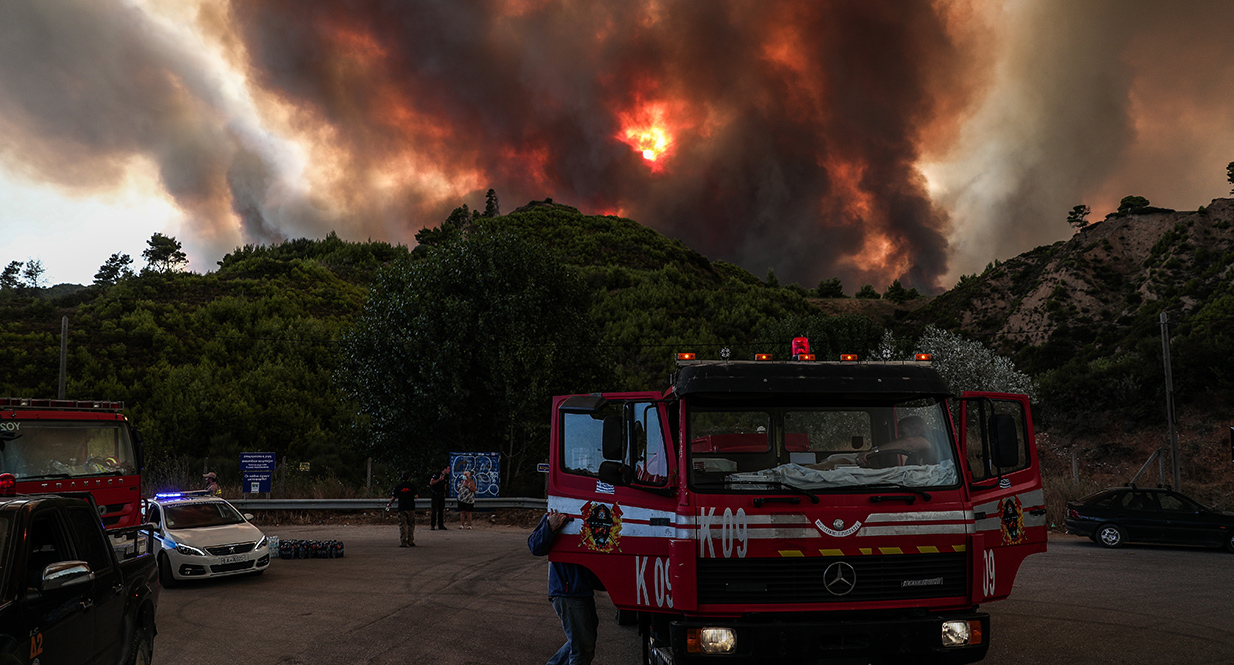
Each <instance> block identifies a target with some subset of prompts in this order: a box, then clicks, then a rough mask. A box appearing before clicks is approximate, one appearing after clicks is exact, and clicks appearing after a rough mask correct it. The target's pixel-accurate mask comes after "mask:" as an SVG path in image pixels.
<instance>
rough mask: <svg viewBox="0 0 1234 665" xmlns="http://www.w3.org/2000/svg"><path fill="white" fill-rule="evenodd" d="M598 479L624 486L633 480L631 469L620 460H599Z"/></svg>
mask: <svg viewBox="0 0 1234 665" xmlns="http://www.w3.org/2000/svg"><path fill="white" fill-rule="evenodd" d="M600 480H601V481H603V482H606V483H608V484H609V485H620V486H622V487H625V486H626V485H629V484H630V481H632V480H634V473H633V470H632V469H631V468H630V467H629V466H627V465H625V464H622V463H621V462H601V463H600Z"/></svg>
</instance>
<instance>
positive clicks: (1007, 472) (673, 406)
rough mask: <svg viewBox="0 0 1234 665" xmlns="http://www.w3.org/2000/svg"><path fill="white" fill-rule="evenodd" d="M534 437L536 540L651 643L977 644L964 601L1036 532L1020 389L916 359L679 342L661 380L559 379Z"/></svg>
mask: <svg viewBox="0 0 1234 665" xmlns="http://www.w3.org/2000/svg"><path fill="white" fill-rule="evenodd" d="M680 357H681V356H679V358H680ZM798 357H802V358H806V357H809V356H806V355H804V354H803V355H802V356H798ZM919 358H921V356H919ZM550 444H551V450H550V455H549V461H550V474H549V483H548V507H549V509H550V510H552V511H557V512H562V513H566V514H568V515H571V516H573V517H574V518H575V519H574V520H572V521H570V522H569V523H568V524H566V525H565V526H564V527H563V528H562V529H561V531H560V532H559V533H558V537H557V538H556V540H555V542H554V545H553V549H552V551H551V552H550V554H549V557H550V559H552V560H554V561H562V562H571V563H576V564H579V565H582V566H585V567H587V568H588V569H590V570H591V571H592V572H593V573H595V575H596V576H597V577H598V578H599V579H600V581H601V583H602V584H603V585H604V587H605V589H606V590H607V591H608V593H609V594H610V596H611V598H612V601H613V603H614V604H615V605H616V606H617V607H618V608H619V609H621V610H627V611H634V612H636V613H637V617H638V621H639V632H640V635H641V637H642V640H643V653H644V662H646V663H693V662H711V661H713V660H714V661H717V662H760V663H763V662H792V663H815V662H817V663H834V662H846V663H847V662H854V663H883V662H906V663H927V662H938V663H969V662H975V661H979V660H981V659H982V658H984V656H985V654H986V651H987V649H988V648H989V643H990V638H991V635H990V623H989V615H988V614H985V613H982V612H980V611H979V610H978V607H979V605H980V604H981V603H985V602H989V601H993V600H998V599H1001V598H1005V597H1006V596H1007V595H1008V594H1009V593H1010V592H1011V588H1012V583H1013V582H1014V580H1015V575H1016V572H1017V571H1018V569H1019V567H1020V564H1021V562H1022V561H1023V560H1024V558H1025V557H1027V556H1028V555H1030V554H1033V553H1035V552H1044V551H1045V548H1046V526H1045V525H1046V522H1045V508H1044V498H1043V494H1042V489H1041V476H1040V472H1039V469H1038V462H1037V450H1036V446H1035V444H1034V438H1033V425H1032V417H1031V413H1030V411H1029V403H1028V398H1027V397H1026V396H1024V395H1012V394H993V393H965V394H963V395H961V396H959V397H954V396H952V395H949V393H948V389H947V386H946V384H945V383H944V381H943V379H942V378H941V376H940V375H939V374H938V372H937V371H935V370H934V369H933V368H932V367H931V366H930V363H929V361H928V360H915V361H905V362H855V361H843V362H829V361H827V362H823V361H812V360H792V361H784V362H776V361H728V360H722V361H721V360H716V361H711V360H692V359H690V360H679V361H678V363H677V369H676V372H675V373H674V375H673V377H672V381H671V386H670V387H669V388H668V390H666V391H665V392H664V393H657V392H637V393H630V392H626V393H595V394H590V395H570V396H559V397H556V398H554V400H553V423H552V430H551V438H550Z"/></svg>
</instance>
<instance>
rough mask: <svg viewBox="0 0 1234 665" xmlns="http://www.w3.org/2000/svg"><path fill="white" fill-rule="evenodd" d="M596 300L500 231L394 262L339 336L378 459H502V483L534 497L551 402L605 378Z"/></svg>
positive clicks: (414, 466) (572, 274)
mask: <svg viewBox="0 0 1234 665" xmlns="http://www.w3.org/2000/svg"><path fill="white" fill-rule="evenodd" d="M593 297H594V296H593V294H592V292H591V290H590V289H589V288H588V287H587V285H586V283H585V282H584V281H583V279H582V278H581V277H580V276H579V274H578V273H577V272H576V271H575V270H574V269H572V268H569V267H566V266H565V265H563V264H562V263H560V262H559V260H558V259H557V258H556V257H555V256H554V255H553V254H552V252H550V251H546V248H545V247H543V246H538V245H534V244H532V243H529V242H527V241H526V240H523V239H520V238H518V237H517V236H515V235H512V234H507V233H501V232H493V231H486V230H475V231H473V232H472V233H469V234H466V235H464V236H462V237H461V238H459V239H458V240H455V241H451V242H449V243H447V244H445V245H444V246H442V247H440V248H439V249H438V250H437V251H434V252H431V253H429V254H427V255H426V256H425V257H424V258H423V259H421V260H418V261H408V260H403V261H397V262H395V263H393V264H391V265H390V266H389V267H388V268H386V269H385V270H383V271H382V272H381V273H379V275H378V277H377V279H376V280H375V281H374V283H373V286H372V290H371V292H370V295H369V299H368V302H367V303H366V304H365V308H364V312H363V314H361V316H360V317H359V318H358V320H357V321H356V324H355V326H354V328H352V329H351V330H350V331H349V332H347V333H346V334H345V335H344V336H343V341H342V358H341V361H340V371H339V374H338V379H339V383H340V385H342V386H343V389H344V390H345V391H346V392H347V393H348V394H349V395H351V396H352V398H354V399H355V400H356V402H357V403H358V404H359V407H360V411H361V412H362V413H364V414H367V417H368V419H369V422H370V426H371V430H372V434H373V437H374V446H373V448H374V450H373V452H374V454H375V456H377V457H378V458H379V459H383V460H386V461H388V462H390V463H392V464H397V465H399V466H400V467H402V468H405V469H409V470H413V471H417V472H423V471H425V470H427V469H430V468H432V467H434V466H440V465H441V463H442V462H444V461H445V457H446V454H447V453H448V452H449V451H451V450H474V451H494V450H495V451H499V452H501V453H502V457H503V462H502V472H503V474H504V475H505V480H506V487H507V488H508V489H511V491H514V489H515V488H517V489H521V490H523V491H527V490H529V489H530V488H531V487H532V486H533V485H534V482H535V473H534V470H533V465H534V463H535V462H538V461H540V460H541V459H544V457H545V456H546V455H547V453H548V448H547V440H548V421H547V414H548V413H549V408H550V403H551V399H552V396H553V395H559V394H568V393H573V392H592V391H595V390H598V389H601V388H602V387H604V386H606V385H608V382H609V380H610V374H609V370H608V367H609V365H608V363H607V362H606V361H605V359H604V357H603V354H602V353H599V352H598V351H597V349H598V346H599V345H598V340H599V336H600V330H599V327H598V326H597V325H596V324H595V322H594V321H593V319H592V317H591V315H590V307H591V304H592V300H593Z"/></svg>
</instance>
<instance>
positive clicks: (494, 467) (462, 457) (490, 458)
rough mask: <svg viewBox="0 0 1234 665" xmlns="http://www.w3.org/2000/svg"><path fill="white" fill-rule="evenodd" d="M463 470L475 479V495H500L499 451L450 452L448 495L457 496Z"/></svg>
mask: <svg viewBox="0 0 1234 665" xmlns="http://www.w3.org/2000/svg"><path fill="white" fill-rule="evenodd" d="M464 471H471V477H472V478H475V479H476V496H477V497H497V496H501V487H500V479H499V476H500V471H501V455H500V453H450V496H452V497H455V498H458V488H459V485H461V484H462V482H463V472H464Z"/></svg>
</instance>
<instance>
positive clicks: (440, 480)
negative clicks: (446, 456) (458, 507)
mask: <svg viewBox="0 0 1234 665" xmlns="http://www.w3.org/2000/svg"><path fill="white" fill-rule="evenodd" d="M449 486H450V467H448V466H447V467H446V468H444V469H442V470H441V471H438V472H437V473H434V474H433V477H432V478H430V479H429V481H428V487H429V490H431V491H430V492H429V495H430V496H431V497H432V499H433V504H432V512H430V513H429V517H428V528H429V530H430V531H431V530H433V529H437V528H442V529H444V528H446V490H447V489H448V488H449Z"/></svg>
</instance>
